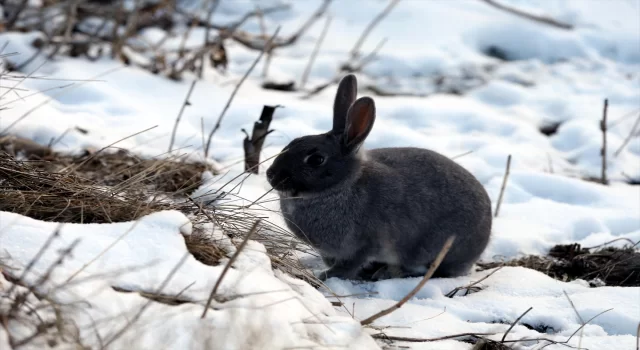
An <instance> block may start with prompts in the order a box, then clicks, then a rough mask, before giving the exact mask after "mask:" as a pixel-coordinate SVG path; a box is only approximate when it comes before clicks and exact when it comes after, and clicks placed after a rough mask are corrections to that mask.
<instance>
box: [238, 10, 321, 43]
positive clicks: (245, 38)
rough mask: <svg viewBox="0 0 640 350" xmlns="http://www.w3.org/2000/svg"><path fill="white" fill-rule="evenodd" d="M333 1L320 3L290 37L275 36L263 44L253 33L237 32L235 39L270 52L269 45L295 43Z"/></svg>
mask: <svg viewBox="0 0 640 350" xmlns="http://www.w3.org/2000/svg"><path fill="white" fill-rule="evenodd" d="M331 1H333V0H323V1H322V4H320V7H318V9H317V10H316V11H315V12H314V13H313V14H311V17H309V19H307V21H306V22H305V23H304V24H302V26H301V27H300V28H299V29H298V30H297V31H296V32H295V33H294V34H292V35H291V36H290V37H288V38H286V39H284V40H282V41H280V40H276V38H275V37H274V38H273V39H272V40H270V41H268V42H266V43H264V44H262V45H261V44H260V42H259V41H256V40H254V39H253V37H252V36H251V35H247V34H246V33H245V34H244V35H242V34H239V33H237V34H235V35H233V39H234V40H235V41H236V42H238V43H239V44H242V45H243V46H245V47H247V48H249V49H253V50H260V51H265V52H269V50H268V47H271V49H277V48H281V47H285V46H290V45H293V44H294V43H296V42H297V41H298V39H300V37H301V36H302V35H303V34H304V33H305V32H306V31H307V29H309V27H311V25H312V24H313V23H314V22H315V21H316V20H317V19H318V18H320V17H321V16H322V15H323V14H324V13H325V11H326V10H327V8H328V7H329V5H330V4H331ZM266 11H267V10H266V9H265V10H260V11H254V12H252V13H250V14H252V15H254V16H256V15H258V14H260V13H262V14H264V13H266ZM248 15H249V14H247V16H248Z"/></svg>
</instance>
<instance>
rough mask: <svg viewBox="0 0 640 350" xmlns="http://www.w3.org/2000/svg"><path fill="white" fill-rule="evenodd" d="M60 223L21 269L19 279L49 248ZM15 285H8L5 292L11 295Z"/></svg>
mask: <svg viewBox="0 0 640 350" xmlns="http://www.w3.org/2000/svg"><path fill="white" fill-rule="evenodd" d="M62 225H63V224H58V226H56V229H55V230H54V231H53V232H52V233H51V235H49V238H47V240H46V241H45V242H44V244H43V245H42V248H40V250H39V251H38V252H37V253H36V255H35V256H34V257H33V258H32V259H31V261H29V263H28V264H27V266H26V267H25V269H24V271H22V275H21V276H20V277H19V278H18V279H19V280H24V278H25V277H26V276H27V273H29V271H31V269H32V268H33V266H34V265H35V264H36V262H38V260H40V258H41V257H42V254H44V252H45V251H46V250H47V249H49V246H50V245H51V243H52V242H53V240H54V239H56V238H58V237H59V236H60V229H62ZM15 286H16V285H15V284H12V285H11V287H9V290H7V292H6V294H7V295H11V292H13V289H14V288H15Z"/></svg>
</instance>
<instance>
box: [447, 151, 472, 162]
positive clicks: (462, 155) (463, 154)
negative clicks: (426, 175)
mask: <svg viewBox="0 0 640 350" xmlns="http://www.w3.org/2000/svg"><path fill="white" fill-rule="evenodd" d="M471 153H473V150H471V151H467V152H464V153H461V154H458V155H457V156H453V157H451V160H453V159H457V158H460V157H464V156H466V155H468V154H471Z"/></svg>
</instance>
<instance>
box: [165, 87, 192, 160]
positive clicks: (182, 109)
mask: <svg viewBox="0 0 640 350" xmlns="http://www.w3.org/2000/svg"><path fill="white" fill-rule="evenodd" d="M195 86H196V80H194V81H193V82H192V83H191V87H189V92H187V96H186V97H185V98H184V102H183V103H182V107H180V113H178V117H177V118H176V124H175V125H174V126H173V132H172V133H171V142H169V152H171V151H172V149H173V142H174V141H175V138H176V131H177V130H178V124H180V119H181V118H182V113H184V110H185V108H186V107H187V106H190V105H191V103H190V102H189V97H191V93H192V92H193V88H194V87H195Z"/></svg>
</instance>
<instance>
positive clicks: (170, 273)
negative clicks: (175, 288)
mask: <svg viewBox="0 0 640 350" xmlns="http://www.w3.org/2000/svg"><path fill="white" fill-rule="evenodd" d="M190 255H191V253H189V252H186V253H185V254H184V255H183V256H182V258H181V259H180V261H178V263H177V264H176V266H174V268H173V269H172V270H171V271H170V272H169V274H168V275H167V277H166V278H165V279H164V281H162V283H161V284H160V286H159V287H158V289H157V290H156V291H155V294H160V292H162V290H163V289H164V287H166V286H167V284H168V283H169V281H171V279H172V278H173V275H175V274H176V272H178V270H179V269H180V267H181V266H182V265H183V264H184V263H185V261H187V258H188V257H189V256H190ZM153 302H154V301H153V300H151V299H149V300H148V301H147V302H146V303H145V304H144V305H142V307H141V308H140V310H139V311H138V312H137V313H136V314H135V315H134V316H133V318H131V319H130V320H128V321H127V324H125V325H124V326H123V327H122V328H121V329H120V330H119V331H117V332H116V334H115V335H114V336H113V337H111V339H109V341H107V342H106V343H105V344H104V346H103V347H102V349H106V348H108V347H109V345H111V344H112V343H113V342H114V341H116V339H118V338H120V337H121V336H122V335H123V334H124V333H125V332H126V331H127V330H128V329H129V327H130V326H131V325H132V324H134V323H135V322H136V321H138V319H140V316H142V313H143V312H144V311H145V310H146V309H147V308H148V307H149V306H150V305H151V303H153Z"/></svg>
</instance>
